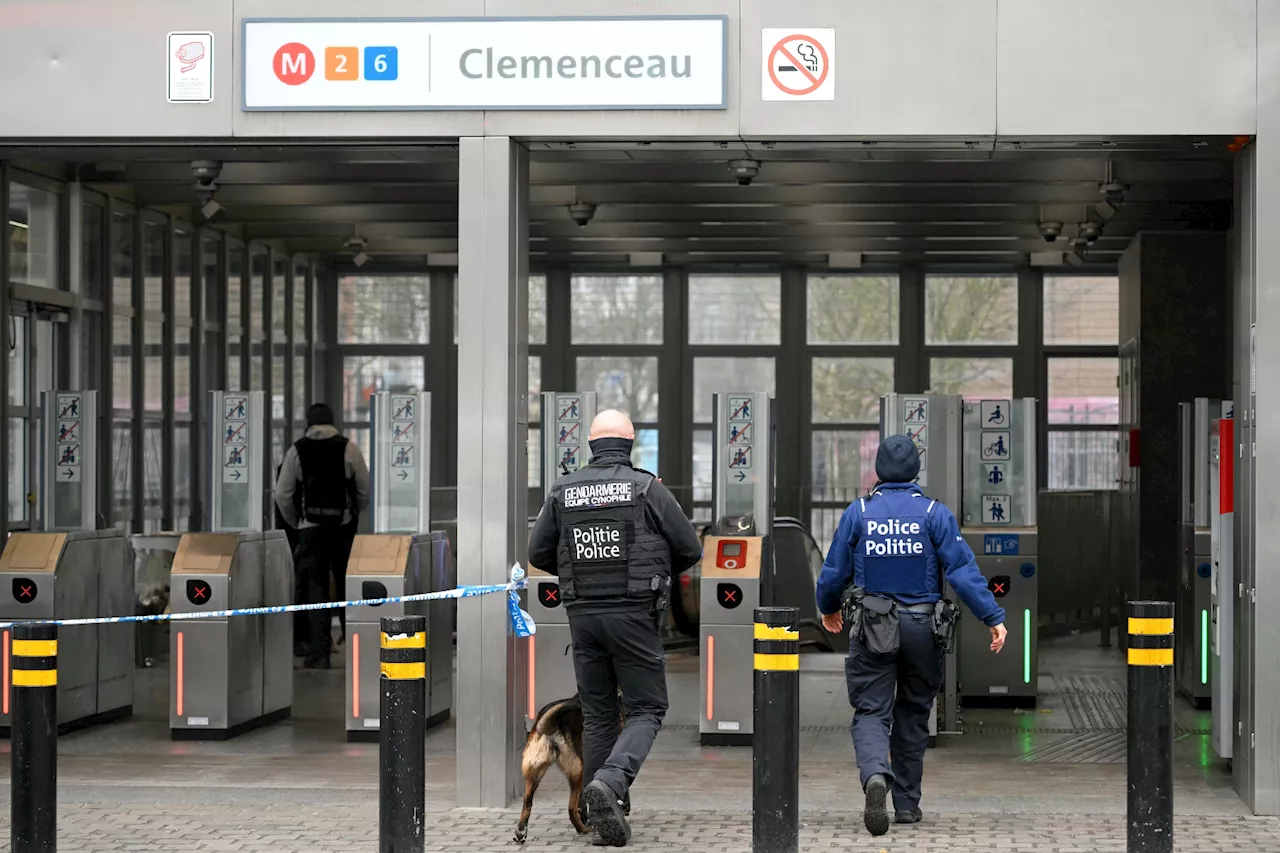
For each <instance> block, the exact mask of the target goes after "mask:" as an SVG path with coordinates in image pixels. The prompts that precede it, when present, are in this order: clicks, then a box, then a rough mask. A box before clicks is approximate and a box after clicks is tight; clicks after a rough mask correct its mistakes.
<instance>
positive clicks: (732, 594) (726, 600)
mask: <svg viewBox="0 0 1280 853" xmlns="http://www.w3.org/2000/svg"><path fill="white" fill-rule="evenodd" d="M716 601H718V602H720V606H721V607H723V608H725V609H726V610H732V609H733V608H735V607H737V606H738V605H740V604H742V587H740V586H738V585H737V584H736V583H722V584H716Z"/></svg>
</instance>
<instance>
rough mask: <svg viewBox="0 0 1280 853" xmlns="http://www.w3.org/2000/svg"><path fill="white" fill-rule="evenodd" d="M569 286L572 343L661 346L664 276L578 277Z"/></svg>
mask: <svg viewBox="0 0 1280 853" xmlns="http://www.w3.org/2000/svg"><path fill="white" fill-rule="evenodd" d="M569 286H570V291H569V298H570V300H571V301H570V305H571V306H572V314H573V320H572V332H571V337H572V340H573V343H575V344H660V343H662V276H660V275H575V276H573V278H572V279H570V285H569Z"/></svg>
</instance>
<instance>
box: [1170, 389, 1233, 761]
mask: <svg viewBox="0 0 1280 853" xmlns="http://www.w3.org/2000/svg"><path fill="white" fill-rule="evenodd" d="M1235 448H1236V440H1235V407H1234V406H1230V405H1224V406H1223V415H1222V417H1221V418H1220V419H1218V421H1216V422H1213V421H1211V422H1210V433H1209V553H1210V560H1211V565H1212V567H1213V577H1212V578H1211V584H1212V585H1211V586H1210V589H1209V592H1210V607H1211V609H1210V611H1209V651H1210V656H1209V685H1210V688H1211V696H1210V704H1211V706H1212V726H1211V728H1210V731H1211V742H1212V744H1213V751H1214V752H1215V753H1217V754H1218V756H1219V757H1220V758H1231V757H1232V755H1233V754H1234V752H1235V739H1236V725H1235V720H1234V718H1235V702H1234V692H1235V637H1236V634H1235V602H1236V596H1237V594H1240V595H1243V587H1241V588H1240V592H1239V593H1237V587H1236V582H1235V561H1234V560H1233V559H1232V555H1233V546H1232V534H1233V526H1234V520H1235ZM1174 627H1175V629H1176V627H1177V623H1175V625H1174ZM1175 634H1176V630H1175ZM1175 659H1176V658H1175Z"/></svg>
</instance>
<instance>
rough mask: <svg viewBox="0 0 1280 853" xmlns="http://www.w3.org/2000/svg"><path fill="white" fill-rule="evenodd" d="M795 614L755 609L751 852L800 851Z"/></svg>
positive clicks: (783, 609)
mask: <svg viewBox="0 0 1280 853" xmlns="http://www.w3.org/2000/svg"><path fill="white" fill-rule="evenodd" d="M799 620H800V610H799V609H798V608H795V607H757V608H756V611H755V683H754V709H755V710H754V714H755V716H754V721H755V727H754V729H753V730H752V731H753V733H754V734H753V736H752V738H751V743H752V748H751V749H752V756H751V771H752V772H751V804H752V822H751V850H752V853H797V851H798V850H799V848H800V632H799V631H798V630H797V626H798V624H799Z"/></svg>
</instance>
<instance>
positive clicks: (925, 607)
mask: <svg viewBox="0 0 1280 853" xmlns="http://www.w3.org/2000/svg"><path fill="white" fill-rule="evenodd" d="M937 607H938V605H937V603H936V602H933V601H926V602H924V603H923V604H903V603H902V602H898V610H899V611H902V610H905V611H907V612H908V613H928V614H929V615H930V616H932V615H933V611H934V610H935V609H937Z"/></svg>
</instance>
